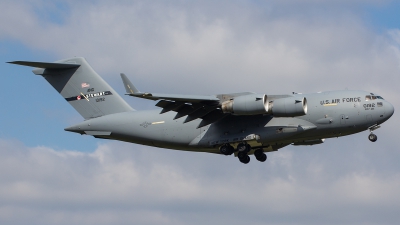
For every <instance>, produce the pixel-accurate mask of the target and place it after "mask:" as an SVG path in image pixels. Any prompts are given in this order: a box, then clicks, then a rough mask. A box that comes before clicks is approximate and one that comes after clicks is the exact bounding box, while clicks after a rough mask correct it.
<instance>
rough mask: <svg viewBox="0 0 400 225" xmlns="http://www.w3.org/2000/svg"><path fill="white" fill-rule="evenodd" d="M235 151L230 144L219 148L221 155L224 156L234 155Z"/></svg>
mask: <svg viewBox="0 0 400 225" xmlns="http://www.w3.org/2000/svg"><path fill="white" fill-rule="evenodd" d="M234 150H235V149H234V148H233V147H232V146H231V145H229V144H226V145H222V146H221V147H219V152H221V154H224V155H232V153H233V151H234Z"/></svg>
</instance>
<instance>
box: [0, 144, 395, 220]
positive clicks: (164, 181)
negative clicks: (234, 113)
mask: <svg viewBox="0 0 400 225" xmlns="http://www.w3.org/2000/svg"><path fill="white" fill-rule="evenodd" d="M0 151H1V155H2V157H1V158H0V165H1V169H2V171H3V173H2V174H1V175H0V183H1V188H0V199H1V201H0V202H1V203H0V220H1V221H3V222H4V223H11V222H12V223H13V224H26V223H30V224H54V223H56V224H82V223H85V224H109V223H113V224H128V223H129V224H131V223H132V222H135V223H140V224H188V223H191V224H204V222H207V223H210V224H220V223H222V222H229V223H231V224H242V223H244V222H246V221H247V222H249V223H252V224H261V223H264V222H265V221H269V222H271V223H279V224H285V223H288V224H289V223H293V222H296V223H306V222H307V223H311V224H318V223H319V222H321V221H331V223H332V224H337V223H341V224H347V223H352V224H364V223H365V222H371V223H378V222H380V223H381V224H395V223H393V222H394V218H398V217H397V214H396V210H395V209H396V207H398V202H399V200H400V199H399V198H400V197H399V196H398V195H397V192H398V189H399V188H400V174H399V173H398V171H397V172H395V171H393V173H392V174H389V175H388V174H385V173H386V171H384V170H376V171H372V170H371V171H368V170H361V169H360V168H354V169H353V170H352V169H350V170H347V171H346V172H344V173H337V172H334V171H335V166H336V165H341V166H345V167H346V166H349V165H347V163H343V162H339V161H338V159H335V158H333V159H332V158H329V157H326V155H324V156H323V154H320V155H318V154H317V156H316V159H318V160H320V161H321V162H320V163H315V162H313V160H310V161H309V163H307V162H301V163H300V160H304V159H305V158H304V157H301V156H300V155H301V154H296V153H295V151H293V150H292V149H291V148H289V150H283V151H279V152H276V153H272V154H269V155H270V157H271V158H270V159H269V162H268V163H258V162H253V163H252V164H249V165H243V164H240V163H239V162H237V160H236V159H233V158H232V157H225V156H219V155H214V154H204V153H203V154H198V153H184V152H179V151H170V150H162V149H156V148H148V147H142V146H138V145H132V144H125V143H120V142H109V143H107V144H104V145H101V146H99V147H98V148H97V149H96V151H94V152H93V153H81V152H75V151H69V150H65V151H55V150H52V149H50V148H46V147H35V148H28V147H25V146H24V145H22V144H21V143H19V142H17V141H10V140H0ZM304 151H306V150H304ZM307 151H312V150H307ZM348 157H350V158H351V159H352V160H355V158H354V157H353V156H352V155H348ZM327 160H332V161H333V163H332V164H329V163H325V162H326V161H327ZM180 162H182V163H180ZM204 162H208V163H205V164H204ZM348 163H353V162H348ZM335 164H336V165H335ZM381 169H382V168H381ZM332 172H334V173H333V174H332ZM372 212H374V213H373V214H369V213H372ZM37 215H40V217H38V216H37ZM316 215H318V216H316ZM386 215H389V216H390V218H385V216H386ZM355 221H356V222H355Z"/></svg>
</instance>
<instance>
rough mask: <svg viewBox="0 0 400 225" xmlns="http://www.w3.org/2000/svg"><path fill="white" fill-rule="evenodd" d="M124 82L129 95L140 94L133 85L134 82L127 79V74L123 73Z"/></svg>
mask: <svg viewBox="0 0 400 225" xmlns="http://www.w3.org/2000/svg"><path fill="white" fill-rule="evenodd" d="M121 78H122V82H124V87H125V90H126V92H127V93H128V94H135V93H140V91H139V90H138V89H136V87H135V86H134V85H133V84H132V82H131V81H130V80H129V79H128V77H126V75H125V74H123V73H121Z"/></svg>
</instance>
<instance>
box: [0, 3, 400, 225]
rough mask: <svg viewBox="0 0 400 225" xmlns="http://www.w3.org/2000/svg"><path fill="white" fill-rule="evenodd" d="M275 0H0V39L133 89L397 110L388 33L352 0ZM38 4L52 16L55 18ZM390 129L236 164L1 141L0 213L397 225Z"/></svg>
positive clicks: (139, 149) (37, 218) (205, 157)
mask: <svg viewBox="0 0 400 225" xmlns="http://www.w3.org/2000/svg"><path fill="white" fill-rule="evenodd" d="M280 2H281V1H279V2H278V1H276V2H272V3H268V4H261V3H257V1H255V2H248V3H231V2H218V3H214V2H211V1H209V2H207V1H205V2H202V3H185V2H180V1H178V2H172V3H170V2H168V3H167V2H147V1H134V2H131V1H123V2H118V3H115V2H112V3H111V2H108V1H91V2H83V3H82V2H80V1H71V2H69V3H68V4H65V5H64V6H62V7H66V8H67V10H66V12H65V10H64V9H62V10H60V9H58V8H57V7H58V6H57V4H50V5H49V6H48V2H47V1H28V2H26V1H3V2H2V3H0V4H1V8H2V9H3V10H2V14H0V38H1V39H3V40H4V39H12V40H14V41H17V42H21V43H23V44H24V45H26V46H29V47H30V48H31V49H34V50H35V51H44V52H49V53H51V54H54V56H55V57H57V58H54V59H26V60H57V59H58V57H59V58H66V57H71V56H75V55H76V56H85V57H86V58H87V60H88V61H89V63H91V65H92V66H93V67H94V68H95V70H97V71H98V72H99V73H100V74H101V75H102V76H104V77H105V78H106V79H107V80H108V81H111V83H117V82H118V84H120V80H119V77H118V73H119V72H125V73H127V74H128V75H129V76H130V77H131V79H132V81H134V83H135V84H138V85H137V86H138V88H139V89H140V90H143V91H154V92H169V93H185V94H189V93H190V94H207V93H223V92H237V91H255V92H260V93H266V94H280V93H290V92H291V91H299V92H313V91H321V90H334V89H344V88H346V87H348V88H349V89H363V90H370V91H373V92H377V93H379V94H381V95H382V96H383V97H385V98H386V99H387V100H389V101H390V102H392V103H393V104H394V105H395V108H400V105H399V103H398V101H397V98H396V96H397V93H398V88H397V84H398V83H399V82H400V81H399V79H400V78H399V76H398V72H399V62H400V61H399V59H400V55H399V52H400V51H399V34H398V33H399V32H398V30H390V31H387V32H384V33H376V32H374V31H373V30H372V29H370V28H369V27H368V26H367V25H366V24H364V22H363V21H362V20H360V17H359V15H358V14H357V13H355V12H354V11H352V10H351V8H352V7H354V5H353V3H348V4H350V5H348V4H346V5H345V6H341V5H337V4H336V3H332V2H330V3H329V2H328V3H325V2H326V1H324V3H322V2H320V1H305V2H306V3H307V2H308V3H307V5H306V6H307V7H305V6H304V5H303V6H302V8H301V10H299V9H298V8H297V7H299V4H295V5H292V4H291V3H293V2H290V4H287V3H285V4H281V3H280ZM314 2H316V3H317V6H316V7H317V8H315V5H314ZM372 2H373V3H372V4H379V3H374V1H372ZM228 3H229V4H228ZM330 4H332V5H330ZM354 4H355V5H357V4H360V3H359V2H358V1H356V2H355V3H354ZM310 6H313V7H310ZM330 6H334V7H330ZM349 6H351V7H349ZM321 8H327V9H332V10H321ZM349 8H350V9H349ZM52 10H54V11H55V12H62V14H61V16H60V17H57V20H56V21H54V20H53V18H52V17H53V16H54V15H53V14H57V13H54V11H52ZM50 11H52V13H49V12H50ZM38 12H40V13H38ZM21 60H25V59H21ZM121 88H122V86H121ZM51 94H54V92H52V93H51ZM149 104H151V105H153V104H154V102H150V103H149ZM44 124H45V123H44ZM397 124H399V119H398V118H397V117H396V114H395V115H394V117H393V118H392V119H391V120H390V121H389V122H387V123H385V124H384V126H383V128H381V129H379V130H377V131H376V133H377V134H378V135H379V140H378V142H377V143H374V144H371V143H369V142H368V141H367V139H366V134H365V133H364V134H356V135H354V136H351V138H350V137H343V138H340V139H329V140H328V141H327V142H326V143H325V144H323V145H321V146H313V147H293V146H288V147H286V148H284V149H282V150H280V151H278V152H274V153H270V154H268V157H269V158H268V160H267V162H266V163H259V162H256V161H255V160H254V158H252V162H251V163H250V164H249V165H242V164H240V163H239V162H238V160H237V159H234V158H233V157H225V156H219V155H213V154H206V153H188V152H180V151H169V150H163V149H156V148H151V147H144V146H138V145H133V144H126V143H120V142H112V141H109V142H105V143H106V144H101V145H99V146H98V147H97V149H95V150H94V151H93V153H82V152H76V151H70V150H64V151H55V150H54V149H51V148H48V147H44V146H42V147H33V148H32V147H27V146H25V145H24V144H22V143H19V142H18V141H10V140H4V139H3V140H0V152H1V155H2V157H0V168H1V171H3V172H2V173H1V175H0V221H2V223H6V224H11V223H12V224H27V223H29V224H83V223H84V224H110V223H113V224H132V223H137V224H188V223H190V224H204V223H205V222H206V223H210V224H222V223H224V224H225V223H226V224H244V223H250V224H265V223H266V222H267V223H270V224H301V223H303V224H321V223H324V224H326V223H331V224H338V223H340V224H377V223H379V224H397V223H398V219H399V216H398V210H397V209H398V208H399V205H398V202H399V197H398V196H399V195H398V189H399V185H400V179H399V172H398V171H399V168H398V159H399V153H398V151H397V149H398V141H397V139H398V137H397V136H398V135H397V132H396V130H397ZM47 132H48V131H47ZM39 137H40V135H39ZM77 139H80V137H77V138H75V139H74V140H75V141H76V140H77Z"/></svg>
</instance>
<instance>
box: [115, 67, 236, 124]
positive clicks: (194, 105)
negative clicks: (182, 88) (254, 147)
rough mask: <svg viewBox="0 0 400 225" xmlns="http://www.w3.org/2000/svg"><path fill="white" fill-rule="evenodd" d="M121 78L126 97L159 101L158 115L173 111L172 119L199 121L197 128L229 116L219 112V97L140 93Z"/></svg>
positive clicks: (124, 78) (123, 76)
mask: <svg viewBox="0 0 400 225" xmlns="http://www.w3.org/2000/svg"><path fill="white" fill-rule="evenodd" d="M121 78H122V81H123V83H124V87H125V90H126V92H127V95H130V96H133V97H138V98H145V99H150V100H154V101H155V100H160V101H159V102H158V103H157V104H156V106H158V107H160V108H162V110H161V112H160V114H163V113H166V112H170V111H174V112H176V115H175V117H174V119H179V118H181V117H184V116H187V117H186V119H185V120H184V123H187V122H190V121H193V120H195V119H201V121H200V123H199V125H198V126H197V128H200V127H203V126H207V125H208V124H211V123H214V122H216V121H218V120H220V119H222V118H224V117H226V116H228V115H229V114H226V113H223V112H222V110H221V101H222V100H223V99H221V98H218V97H220V96H212V95H177V94H160V93H148V92H141V91H139V90H138V89H137V88H136V87H135V86H134V85H133V84H132V83H131V81H130V80H129V79H128V78H127V77H126V75H125V74H123V73H121ZM242 94H243V93H242ZM235 95H236V94H235ZM225 96H228V95H225Z"/></svg>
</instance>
